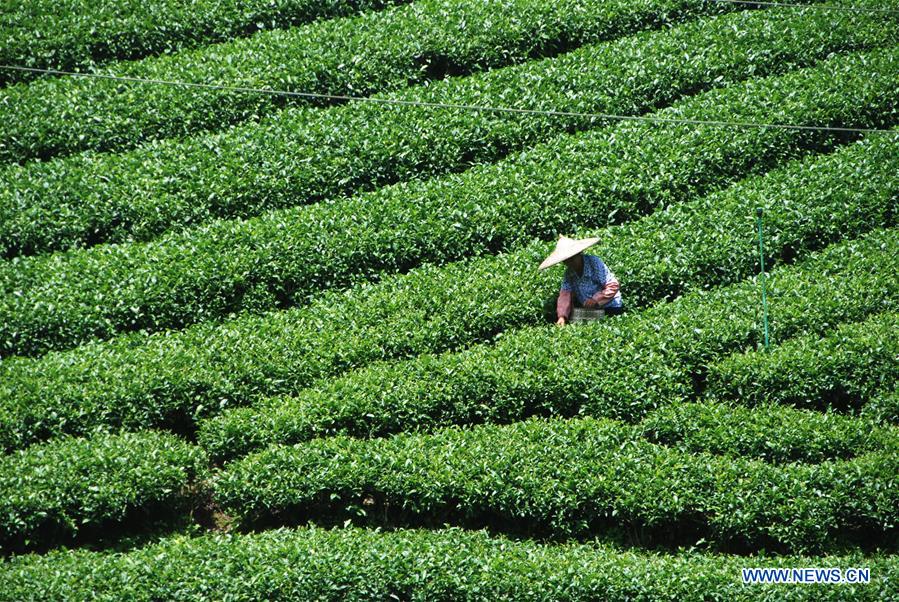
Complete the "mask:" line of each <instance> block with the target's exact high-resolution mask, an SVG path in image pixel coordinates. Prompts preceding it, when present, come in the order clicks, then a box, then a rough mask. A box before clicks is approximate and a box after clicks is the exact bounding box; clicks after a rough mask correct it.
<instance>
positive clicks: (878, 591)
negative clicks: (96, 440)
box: [0, 528, 899, 602]
mask: <svg viewBox="0 0 899 602" xmlns="http://www.w3.org/2000/svg"><path fill="white" fill-rule="evenodd" d="M807 566H828V567H829V566H836V567H839V568H842V569H845V568H850V567H870V569H871V583H870V584H866V585H779V586H770V585H767V586H763V585H756V586H745V585H743V584H742V583H741V582H740V569H741V568H743V567H787V568H791V567H807ZM48 576H52V578H48ZM897 577H899V566H897V561H896V558H895V557H894V556H890V557H883V556H879V557H877V556H875V557H862V556H859V555H851V556H829V557H827V559H826V562H825V563H824V564H822V559H821V558H817V557H808V556H804V557H803V556H785V557H779V558H778V557H771V556H768V557H754V558H746V557H740V556H725V555H718V554H701V553H697V552H685V553H681V554H676V555H662V554H651V553H646V552H641V551H638V550H620V549H616V548H612V547H608V546H603V545H594V544H591V545H572V544H567V545H553V546H550V545H540V544H536V543H531V542H527V541H512V540H509V539H506V538H503V537H491V536H489V535H488V534H487V533H485V532H466V531H462V530H458V529H441V530H438V531H417V530H399V531H394V532H378V531H373V530H366V529H357V528H348V529H334V530H324V529H298V530H295V531H294V530H286V529H278V530H273V531H269V532H266V533H260V534H255V535H221V534H215V535H209V536H205V537H200V538H193V539H188V538H173V539H171V540H169V541H166V542H163V543H161V544H158V545H153V546H148V547H147V548H145V549H142V550H135V551H134V552H131V553H129V554H124V555H119V554H116V555H106V554H92V553H86V552H84V551H74V552H60V553H54V554H51V555H48V556H46V557H36V556H26V557H21V558H17V559H14V560H13V561H12V562H11V563H8V564H6V565H3V566H0V581H2V582H3V583H4V584H5V585H6V587H4V588H0V600H10V601H13V600H14V601H15V602H21V601H22V600H36V599H38V598H39V597H40V596H45V597H47V598H65V599H67V600H116V601H118V600H122V599H128V600H134V601H147V602H149V601H151V600H191V601H194V600H195V601H204V600H210V601H211V600H222V599H228V600H271V601H280V600H284V601H287V600H341V601H343V600H392V599H400V600H415V601H421V602H425V601H427V602H432V601H441V600H445V601H446V602H456V601H458V600H484V601H489V602H494V601H496V600H510V601H511V600H515V601H519V600H520V601H522V602H533V601H539V600H546V601H547V602H549V601H552V602H564V601H575V600H608V601H613V600H622V601H623V600H635V601H643V602H656V601H658V600H722V601H723V600H727V601H732V602H740V601H748V600H766V601H770V602H774V601H778V602H780V601H784V600H808V601H812V602H825V601H833V602H843V601H848V600H852V601H854V600H869V601H871V602H875V601H876V602H884V601H887V600H895V591H894V588H893V586H894V585H895V580H896V578H897Z"/></svg>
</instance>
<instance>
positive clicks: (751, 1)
mask: <svg viewBox="0 0 899 602" xmlns="http://www.w3.org/2000/svg"><path fill="white" fill-rule="evenodd" d="M709 2H718V3H727V4H748V5H752V6H773V7H778V8H816V9H819V10H842V11H850V12H859V13H869V12H870V13H887V14H899V10H897V9H895V8H871V7H867V6H865V7H862V6H838V5H835V4H814V3H812V4H791V3H789V2H763V1H758V2H757V1H756V0H709Z"/></svg>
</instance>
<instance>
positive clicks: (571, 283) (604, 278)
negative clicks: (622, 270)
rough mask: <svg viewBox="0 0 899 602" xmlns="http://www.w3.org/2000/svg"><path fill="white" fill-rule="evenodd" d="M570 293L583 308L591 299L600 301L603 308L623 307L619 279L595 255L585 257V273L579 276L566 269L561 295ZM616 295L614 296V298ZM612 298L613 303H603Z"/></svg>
mask: <svg viewBox="0 0 899 602" xmlns="http://www.w3.org/2000/svg"><path fill="white" fill-rule="evenodd" d="M565 292H569V293H571V294H572V295H573V296H574V298H575V299H576V300H577V302H578V304H579V305H581V306H583V305H584V302H586V301H587V299H589V298H591V297H592V298H594V299H597V300H599V301H600V306H601V307H621V306H622V301H621V292H620V291H619V290H618V279H617V278H615V275H614V274H613V273H612V271H611V270H610V269H609V268H607V267H606V264H605V263H603V261H602V259H600V258H599V257H597V256H595V255H584V273H583V275H581V276H578V275H577V274H576V273H575V272H574V271H572V270H569V269H567V268H566V269H565V276H564V277H563V279H562V288H561V291H560V293H565ZM613 295H614V296H613ZM609 297H611V299H612V300H611V301H609V302H608V303H605V304H603V303H602V301H603V300H604V299H607V298H609Z"/></svg>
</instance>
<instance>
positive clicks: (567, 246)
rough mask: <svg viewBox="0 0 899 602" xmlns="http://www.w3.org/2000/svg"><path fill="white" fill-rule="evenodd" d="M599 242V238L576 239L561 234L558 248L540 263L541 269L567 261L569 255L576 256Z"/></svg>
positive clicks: (557, 244)
mask: <svg viewBox="0 0 899 602" xmlns="http://www.w3.org/2000/svg"><path fill="white" fill-rule="evenodd" d="M598 242H599V239H598V238H581V239H576V238H568V237H567V236H560V237H559V242H557V243H556V248H555V249H553V252H552V253H550V254H549V256H548V257H547V258H546V259H544V260H543V263H541V264H540V269H541V270H545V269H546V268H548V267H550V266H554V265H556V264H557V263H561V262H563V261H565V260H566V259H568V258H569V257H574V256H575V255H577V254H578V253H580V252H581V251H583V250H584V249H587V248H589V247H592V246H593V245H595V244H596V243H598Z"/></svg>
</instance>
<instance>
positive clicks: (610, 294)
mask: <svg viewBox="0 0 899 602" xmlns="http://www.w3.org/2000/svg"><path fill="white" fill-rule="evenodd" d="M619 288H620V285H619V284H618V280H616V279H615V277H614V276H612V277H611V278H609V279H608V280H606V285H605V287H603V289H602V290H601V291H599V292H597V293H596V294H595V295H593V296H592V297H590V299H592V300H593V302H594V304H595V305H594V306H595V307H604V306H606V305H608V304H609V303H610V302H611V301H612V299H614V298H615V295H617V294H618V289H619Z"/></svg>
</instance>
